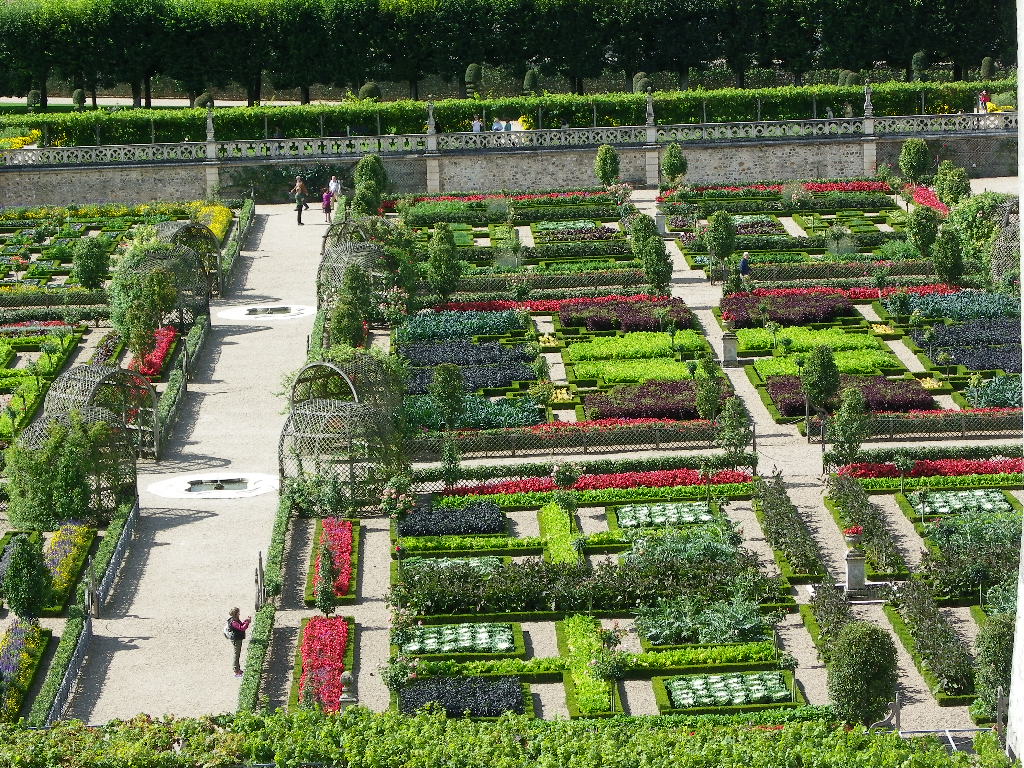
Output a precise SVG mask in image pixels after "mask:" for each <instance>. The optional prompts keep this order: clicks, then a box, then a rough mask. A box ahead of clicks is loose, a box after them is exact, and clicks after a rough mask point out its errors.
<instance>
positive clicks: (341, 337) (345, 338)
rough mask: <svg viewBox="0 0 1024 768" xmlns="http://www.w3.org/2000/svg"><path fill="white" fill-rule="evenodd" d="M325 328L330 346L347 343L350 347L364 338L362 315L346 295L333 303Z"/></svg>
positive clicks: (358, 344) (360, 343)
mask: <svg viewBox="0 0 1024 768" xmlns="http://www.w3.org/2000/svg"><path fill="white" fill-rule="evenodd" d="M327 330H328V334H329V336H330V341H331V345H332V346H333V345H335V344H347V345H348V346H350V347H358V346H361V345H362V343H363V341H364V340H365V339H366V330H365V329H364V328H363V316H362V314H361V313H360V312H359V307H357V306H356V305H355V303H354V302H353V301H352V300H351V299H349V298H348V297H345V298H342V299H341V300H340V301H339V302H338V303H337V304H335V305H334V308H333V309H332V310H331V316H330V319H329V321H328V326H327Z"/></svg>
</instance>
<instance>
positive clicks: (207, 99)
mask: <svg viewBox="0 0 1024 768" xmlns="http://www.w3.org/2000/svg"><path fill="white" fill-rule="evenodd" d="M192 106H194V107H199V108H200V109H206V108H207V107H212V106H213V96H211V95H210V94H209V93H207V92H205V91H204V92H203V93H200V94H199V95H198V96H196V100H195V102H193V104H192Z"/></svg>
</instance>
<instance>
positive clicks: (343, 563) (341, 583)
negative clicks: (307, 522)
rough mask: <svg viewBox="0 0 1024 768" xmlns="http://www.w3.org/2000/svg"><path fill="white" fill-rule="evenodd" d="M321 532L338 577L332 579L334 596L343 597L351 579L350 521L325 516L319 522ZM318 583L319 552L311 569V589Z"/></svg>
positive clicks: (346, 592)
mask: <svg viewBox="0 0 1024 768" xmlns="http://www.w3.org/2000/svg"><path fill="white" fill-rule="evenodd" d="M321 524H322V526H323V533H322V534H321V536H322V538H321V541H326V542H327V546H328V547H329V548H330V550H331V556H332V557H333V558H334V567H335V568H336V569H337V571H338V578H337V579H335V581H334V596H335V597H344V596H345V595H347V594H348V591H349V587H350V585H351V584H350V582H351V581H352V521H351V520H342V519H341V518H338V517H325V518H324V519H323V521H322V522H321ZM319 583H320V554H319V552H318V553H317V556H316V565H315V566H314V570H313V589H314V590H315V589H316V587H317V585H318V584H319Z"/></svg>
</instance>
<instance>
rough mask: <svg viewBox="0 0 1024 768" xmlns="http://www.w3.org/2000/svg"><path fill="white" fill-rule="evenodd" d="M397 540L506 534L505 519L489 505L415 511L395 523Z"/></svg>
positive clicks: (506, 525) (495, 507)
mask: <svg viewBox="0 0 1024 768" xmlns="http://www.w3.org/2000/svg"><path fill="white" fill-rule="evenodd" d="M398 533H399V535H401V536H453V535H454V536H464V535H467V534H505V533H508V518H507V517H505V514H504V513H503V512H502V511H501V510H500V509H499V508H498V505H497V504H495V503H494V502H493V501H476V502H472V503H470V504H467V505H466V506H464V507H460V508H454V509H453V508H450V507H434V508H430V509H427V508H424V507H417V508H416V509H414V510H413V511H412V512H410V513H409V514H408V515H406V516H405V517H404V518H402V519H401V520H399V521H398Z"/></svg>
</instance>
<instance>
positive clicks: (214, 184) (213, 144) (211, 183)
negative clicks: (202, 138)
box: [204, 107, 220, 199]
mask: <svg viewBox="0 0 1024 768" xmlns="http://www.w3.org/2000/svg"><path fill="white" fill-rule="evenodd" d="M204 165H205V171H206V197H207V198H210V199H212V198H215V197H218V196H219V195H220V164H219V162H218V160H217V137H216V136H215V135H214V132H213V107H207V108H206V163H204Z"/></svg>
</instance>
